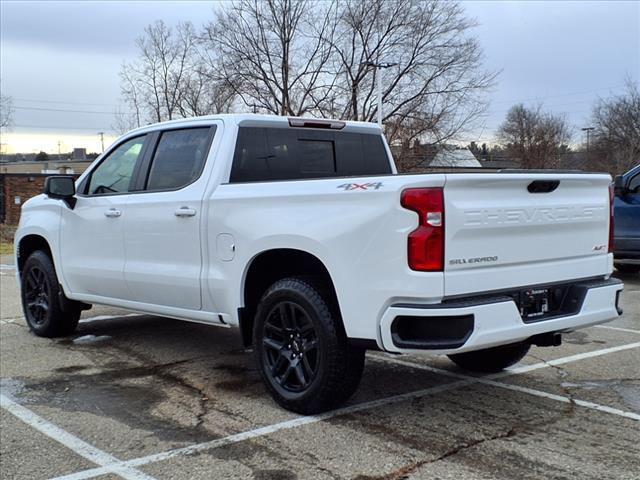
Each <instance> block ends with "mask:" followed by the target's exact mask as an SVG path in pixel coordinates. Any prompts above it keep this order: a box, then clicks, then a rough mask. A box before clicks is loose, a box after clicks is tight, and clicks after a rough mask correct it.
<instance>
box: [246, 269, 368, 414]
mask: <svg viewBox="0 0 640 480" xmlns="http://www.w3.org/2000/svg"><path fill="white" fill-rule="evenodd" d="M330 288H331V287H330V286H328V285H327V281H326V280H324V279H322V278H315V277H289V278H283V279H281V280H278V281H276V282H275V283H274V284H273V285H271V287H269V288H268V289H267V291H266V292H264V294H263V295H262V298H261V299H260V302H259V304H258V306H257V310H256V314H255V323H254V326H253V345H254V350H255V357H256V361H257V363H258V366H259V371H260V376H261V377H262V380H263V382H264V384H265V386H266V388H267V390H268V391H269V393H270V394H271V396H272V397H273V398H274V400H275V401H276V402H278V404H280V405H281V406H282V407H284V408H286V409H288V410H291V411H293V412H296V413H301V414H305V415H310V414H315V413H319V412H323V411H326V410H329V409H331V408H334V407H336V406H339V405H341V404H342V403H344V402H345V401H346V400H347V399H348V398H349V397H350V396H351V395H353V393H354V392H355V391H356V389H357V388H358V383H359V382H360V378H361V377H362V371H363V369H364V353H365V351H364V349H362V348H357V347H354V346H353V345H351V344H350V343H349V340H348V338H347V336H346V332H345V330H344V326H343V324H342V318H341V316H340V309H339V307H338V304H337V301H336V299H335V295H334V294H332V291H331V289H330Z"/></svg>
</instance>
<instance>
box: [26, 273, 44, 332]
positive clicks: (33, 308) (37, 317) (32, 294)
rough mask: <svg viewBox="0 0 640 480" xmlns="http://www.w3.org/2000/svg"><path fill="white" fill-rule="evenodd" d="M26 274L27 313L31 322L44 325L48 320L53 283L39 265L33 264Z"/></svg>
mask: <svg viewBox="0 0 640 480" xmlns="http://www.w3.org/2000/svg"><path fill="white" fill-rule="evenodd" d="M24 275H25V283H24V285H25V287H24V288H25V302H26V308H25V309H26V313H27V316H28V319H29V320H30V322H29V323H30V324H33V325H42V324H43V323H44V322H45V321H46V320H47V314H48V312H49V308H50V305H51V285H49V281H48V279H47V275H46V274H45V272H43V271H42V270H41V269H40V268H39V267H38V266H32V267H31V268H30V269H29V270H28V271H25V272H24Z"/></svg>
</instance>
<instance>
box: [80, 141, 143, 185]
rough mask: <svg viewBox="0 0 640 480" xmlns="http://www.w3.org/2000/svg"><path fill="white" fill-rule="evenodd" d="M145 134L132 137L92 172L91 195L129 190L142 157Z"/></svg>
mask: <svg viewBox="0 0 640 480" xmlns="http://www.w3.org/2000/svg"><path fill="white" fill-rule="evenodd" d="M144 140H145V136H144V135H143V136H141V137H136V138H132V139H131V140H129V141H127V142H125V143H123V144H122V145H120V146H119V147H117V148H116V149H115V150H113V151H112V152H111V153H110V154H109V156H108V157H107V158H106V159H104V160H103V161H102V162H100V165H98V166H97V167H96V169H95V170H94V171H93V172H92V173H91V179H90V180H89V189H88V191H87V193H88V194H89V195H104V194H110V193H111V194H112V193H123V192H128V191H129V185H130V184H131V177H132V176H133V170H134V168H135V166H136V162H137V161H138V158H139V157H140V152H141V151H142V146H143V145H144Z"/></svg>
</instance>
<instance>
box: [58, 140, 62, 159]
mask: <svg viewBox="0 0 640 480" xmlns="http://www.w3.org/2000/svg"><path fill="white" fill-rule="evenodd" d="M61 145H62V140H58V159H60V154H61V150H60V146H61Z"/></svg>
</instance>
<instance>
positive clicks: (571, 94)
mask: <svg viewBox="0 0 640 480" xmlns="http://www.w3.org/2000/svg"><path fill="white" fill-rule="evenodd" d="M622 87H624V85H616V86H613V87H602V88H596V89H594V90H584V91H582V92H570V93H561V94H558V95H544V96H539V97H531V98H522V99H519V100H498V101H495V102H493V103H519V102H532V101H536V100H542V99H545V98H557V97H571V96H573V95H584V94H586V93H594V92H600V91H602V90H612V89H615V88H622Z"/></svg>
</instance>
